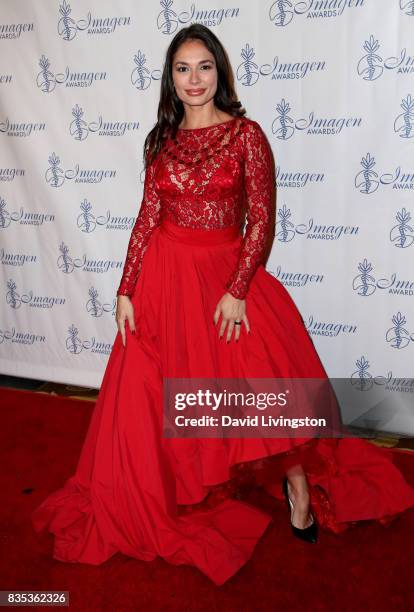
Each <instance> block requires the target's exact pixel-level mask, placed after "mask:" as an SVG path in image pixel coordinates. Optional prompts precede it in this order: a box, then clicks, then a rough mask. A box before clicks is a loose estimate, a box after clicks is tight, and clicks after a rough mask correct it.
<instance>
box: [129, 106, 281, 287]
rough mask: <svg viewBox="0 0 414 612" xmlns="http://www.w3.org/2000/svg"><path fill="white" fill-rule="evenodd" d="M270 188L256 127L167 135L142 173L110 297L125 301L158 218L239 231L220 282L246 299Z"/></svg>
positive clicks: (265, 150)
mask: <svg viewBox="0 0 414 612" xmlns="http://www.w3.org/2000/svg"><path fill="white" fill-rule="evenodd" d="M274 186H275V181H274V173H273V165H272V152H271V149H270V146H269V144H268V142H267V140H266V137H265V135H264V133H263V131H262V128H261V127H260V125H259V124H258V123H257V122H256V121H253V120H252V119H248V118H247V117H235V118H233V119H231V120H227V121H225V122H223V123H219V124H216V125H212V126H208V127H203V128H193V129H179V130H178V131H177V135H176V137H175V138H174V139H173V138H171V137H170V136H168V135H167V137H166V138H165V140H164V143H163V147H162V149H161V151H160V152H159V154H158V155H157V157H156V159H155V160H154V161H153V162H152V164H151V165H149V166H148V167H147V169H146V173H145V182H144V194H143V198H142V202H141V208H140V210H139V214H138V217H137V220H136V222H135V225H134V227H133V230H132V233H131V237H130V240H129V244H128V250H127V255H126V260H125V265H124V270H123V274H122V278H121V282H120V285H119V288H118V291H117V295H132V294H133V292H134V288H135V284H136V281H137V278H138V275H139V272H140V269H141V265H142V260H143V257H144V253H145V251H146V248H147V245H148V241H149V238H150V236H151V233H152V231H153V230H154V229H155V227H157V226H158V225H159V224H160V223H161V221H162V220H163V219H164V218H167V219H169V220H170V221H172V222H173V223H176V224H178V225H181V226H185V227H192V228H205V229H212V228H223V227H228V226H231V225H239V226H240V227H242V225H243V223H244V221H245V220H246V221H247V225H246V231H245V234H244V236H243V242H242V245H241V249H240V255H239V259H238V264H237V266H236V269H235V270H234V271H233V273H232V274H231V276H230V278H229V279H228V281H227V283H226V286H225V288H226V290H227V291H228V292H229V293H231V294H232V295H233V296H234V297H236V298H239V299H244V298H245V297H246V294H247V291H248V288H249V284H250V281H251V280H252V278H253V276H254V273H255V272H256V270H257V268H258V266H259V265H260V263H262V260H263V255H264V253H265V247H266V245H267V240H268V238H269V235H270V231H271V224H272V206H273V190H274Z"/></svg>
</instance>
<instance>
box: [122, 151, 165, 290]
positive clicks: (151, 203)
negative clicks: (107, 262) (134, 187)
mask: <svg viewBox="0 0 414 612" xmlns="http://www.w3.org/2000/svg"><path fill="white" fill-rule="evenodd" d="M157 159H158V158H156V160H155V161H153V162H152V163H151V164H150V165H149V166H148V167H147V168H146V171H145V180H144V193H143V197H142V201H141V207H140V209H139V213H138V216H137V219H136V221H135V224H134V227H133V229H132V232H131V237H130V239H129V243H128V250H127V255H126V259H125V264H124V269H123V272H122V277H121V282H120V284H119V287H118V291H117V293H116V295H129V296H131V295H133V293H134V290H135V285H136V282H137V279H138V275H139V272H140V270H141V265H142V260H143V257H144V253H145V251H146V249H147V246H148V241H149V239H150V236H151V233H152V232H153V230H154V229H155V228H156V227H157V225H159V223H160V218H161V202H160V198H159V196H158V195H157V193H156V191H155V188H154V173H155V165H156V163H157Z"/></svg>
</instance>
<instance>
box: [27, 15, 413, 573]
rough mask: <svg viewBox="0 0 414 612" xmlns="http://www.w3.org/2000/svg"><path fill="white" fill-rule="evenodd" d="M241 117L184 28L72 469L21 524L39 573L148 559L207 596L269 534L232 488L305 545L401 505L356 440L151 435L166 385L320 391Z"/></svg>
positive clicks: (164, 89) (222, 77) (248, 123)
mask: <svg viewBox="0 0 414 612" xmlns="http://www.w3.org/2000/svg"><path fill="white" fill-rule="evenodd" d="M244 115H245V111H244V110H243V109H242V108H241V105H240V103H239V102H238V101H237V97H236V94H235V91H234V88H233V85H232V78H231V69H230V65H229V61H228V58H227V55H226V53H225V51H224V49H223V47H222V45H221V43H220V42H219V40H218V39H217V37H216V36H215V35H214V34H213V33H212V32H211V31H210V30H209V29H208V28H206V27H204V26H202V25H198V24H195V25H191V26H189V27H187V28H184V29H182V30H180V31H179V32H178V33H177V34H176V36H175V38H174V39H173V40H172V42H171V44H170V46H169V48H168V51H167V56H166V61H165V66H164V71H163V76H162V82H161V97H160V103H159V108H158V122H157V124H156V126H155V127H154V129H153V130H152V131H151V132H150V133H149V134H148V136H147V139H146V141H145V152H146V156H145V161H146V174H145V184H144V195H143V199H142V203H141V208H140V210H139V215H138V218H137V221H136V224H135V226H134V228H133V231H132V234H131V238H130V241H129V245H128V251H127V257H126V261H125V266H124V271H123V275H122V279H121V282H120V285H119V288H118V291H117V296H118V302H117V312H116V320H117V325H118V333H117V335H116V338H115V342H114V345H113V350H112V352H111V355H110V358H109V360H108V364H107V367H106V371H105V374H104V377H103V381H102V386H101V389H100V393H99V397H98V400H97V403H96V406H95V409H94V412H93V415H92V419H91V422H90V426H89V429H88V433H87V436H86V439H85V442H84V445H83V449H82V453H81V456H80V459H79V463H78V467H77V470H76V473H75V475H74V476H72V477H71V478H69V479H68V481H67V482H66V483H65V485H64V486H63V487H62V488H61V489H59V490H58V491H56V492H54V493H52V494H51V495H50V496H49V497H48V498H47V499H46V500H45V501H44V502H43V503H42V504H41V505H40V506H39V507H38V508H36V510H35V511H34V512H33V514H32V520H33V524H34V527H35V529H36V530H38V531H40V530H41V529H44V528H45V527H48V528H49V530H50V531H51V532H53V533H54V535H55V546H54V557H55V558H56V559H60V560H63V561H71V562H83V563H92V564H100V563H102V562H103V561H105V560H106V559H108V558H109V557H110V556H112V555H113V554H114V553H116V552H118V551H120V552H122V553H124V554H126V555H130V556H132V557H136V558H137V559H142V560H151V559H154V558H155V557H156V556H157V555H160V556H162V557H163V558H164V559H165V560H167V561H168V562H170V563H173V564H176V565H178V564H183V563H185V564H192V565H194V566H196V567H197V568H199V569H200V570H201V571H203V572H204V573H205V574H206V575H207V576H208V577H209V578H210V579H211V580H213V581H214V582H215V583H216V584H217V585H220V584H223V583H224V582H225V581H226V580H228V579H229V578H230V577H231V576H232V575H234V574H235V572H237V570H238V569H239V568H240V567H241V566H242V565H243V564H244V563H245V562H246V561H247V560H248V559H249V557H250V556H251V554H252V552H253V549H254V546H255V544H256V543H257V541H258V540H259V538H260V537H261V535H262V534H263V532H264V531H265V529H266V527H267V526H268V525H269V523H270V522H271V520H272V519H271V517H270V516H269V515H268V514H267V513H265V512H264V511H262V510H260V509H258V508H256V507H254V506H252V505H251V504H248V503H246V502H243V501H240V500H239V499H237V498H238V497H240V495H241V493H242V492H243V490H244V489H243V487H244V486H245V485H247V486H251V485H252V484H261V485H263V486H264V487H265V488H266V489H267V490H268V491H269V492H270V493H271V494H273V495H275V496H276V497H278V498H281V499H283V494H284V495H285V497H286V500H287V501H289V505H288V507H289V508H290V509H291V513H290V515H289V520H290V522H291V527H292V530H293V533H294V534H295V535H296V536H298V537H301V538H302V539H303V540H306V541H307V542H315V541H316V539H317V525H318V524H319V525H321V526H323V527H326V528H329V529H331V530H333V531H335V532H340V531H343V530H344V529H346V528H347V527H348V526H349V524H350V523H351V522H354V521H358V520H364V519H376V520H379V521H381V522H382V523H386V522H388V521H390V520H391V519H392V518H393V517H394V516H396V515H397V514H399V513H401V512H402V511H404V510H406V509H407V508H410V507H413V506H414V490H413V489H412V488H411V487H410V486H409V485H408V484H407V482H406V481H405V480H404V478H403V476H402V475H401V473H400V472H399V471H398V470H397V468H396V467H395V466H394V464H393V463H392V460H391V459H390V458H389V452H388V451H386V450H385V449H380V448H377V447H375V446H374V445H372V444H370V443H368V442H366V441H363V440H359V439H350V438H343V439H342V438H340V439H337V438H331V439H317V438H312V437H309V438H296V439H295V438H286V439H285V438H279V439H268V438H266V439H265V438H255V439H254V438H250V439H246V438H244V439H239V438H229V439H223V438H221V439H213V438H209V439H206V438H166V437H165V436H164V435H163V431H162V423H163V420H162V417H163V413H162V405H163V380H164V379H165V378H167V377H168V378H190V379H195V378H213V379H216V378H217V377H221V378H232V379H237V378H238V379H243V378H249V379H252V378H275V377H276V378H288V377H297V378H306V377H308V378H321V379H326V378H327V377H326V372H325V370H324V369H323V366H322V364H321V362H320V360H319V358H318V356H317V354H316V351H315V349H314V346H313V344H312V341H311V339H310V337H309V335H308V333H307V331H306V328H305V326H304V324H303V321H302V319H301V316H300V314H299V312H298V310H297V309H296V307H295V305H294V303H293V301H292V299H291V298H290V296H289V294H288V293H287V291H286V290H285V288H284V287H283V285H282V284H281V283H280V282H279V281H277V280H276V279H275V278H274V277H273V276H272V275H271V274H269V273H268V272H267V271H266V270H265V267H264V261H265V256H266V253H267V251H268V248H269V245H270V238H271V235H272V224H273V220H274V211H273V209H272V205H273V203H274V202H273V198H274V195H275V193H274V185H275V180H274V171H273V160H272V154H271V150H270V147H269V145H268V143H267V141H266V138H265V136H264V133H263V131H262V129H261V128H260V126H259V124H258V123H257V122H255V121H253V120H251V119H248V118H247V117H245V116H244ZM243 195H244V197H245V199H243V197H242V196H243ZM245 215H246V220H247V225H246V231H245V235H244V236H243V235H242V233H241V229H242V225H243V222H244V218H245ZM286 477H287V478H286ZM282 483H283V487H282V486H281V485H282ZM368 485H369V486H368ZM282 491H283V493H282ZM350 494H351V495H350ZM287 524H288V523H287ZM281 528H282V527H281Z"/></svg>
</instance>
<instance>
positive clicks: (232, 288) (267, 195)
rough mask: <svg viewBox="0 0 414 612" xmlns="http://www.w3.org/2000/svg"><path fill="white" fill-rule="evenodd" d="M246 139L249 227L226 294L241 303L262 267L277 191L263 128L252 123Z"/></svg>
mask: <svg viewBox="0 0 414 612" xmlns="http://www.w3.org/2000/svg"><path fill="white" fill-rule="evenodd" d="M243 136H244V138H245V142H244V170H245V192H246V199H247V211H246V221H247V225H246V231H245V234H244V237H243V242H242V245H241V250H240V255H239V260H238V264H237V266H236V269H235V270H234V271H233V273H232V274H231V276H230V278H229V280H228V281H227V283H226V285H225V287H226V289H227V291H228V292H229V293H231V294H232V295H233V296H234V297H236V298H238V299H240V300H242V299H245V297H246V295H247V292H248V289H249V285H250V282H251V280H252V278H253V276H254V274H255V272H256V270H257V268H258V267H259V265H260V264H261V263H263V256H264V254H265V251H266V246H267V243H268V239H269V236H270V231H271V225H272V219H273V217H272V204H273V196H274V190H275V179H274V172H273V163H272V161H273V158H272V151H271V149H270V145H269V143H268V142H267V140H266V136H265V134H264V132H263V131H262V128H261V127H260V125H259V124H258V123H257V122H256V121H251V123H250V124H249V125H248V126H247V129H246V132H245V134H244V135H243Z"/></svg>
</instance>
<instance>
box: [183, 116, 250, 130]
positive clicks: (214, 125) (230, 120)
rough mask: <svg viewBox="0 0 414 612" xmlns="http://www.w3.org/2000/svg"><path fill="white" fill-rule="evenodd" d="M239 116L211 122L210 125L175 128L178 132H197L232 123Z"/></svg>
mask: <svg viewBox="0 0 414 612" xmlns="http://www.w3.org/2000/svg"><path fill="white" fill-rule="evenodd" d="M238 118H239V117H238V116H237V117H233V118H232V119H227V121H221V122H220V123H213V124H212V125H206V126H204V127H198V128H180V127H179V128H177V130H178V131H179V132H199V131H201V130H211V129H212V128H215V127H218V126H220V125H226V124H227V123H233V121H236V119H238Z"/></svg>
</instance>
